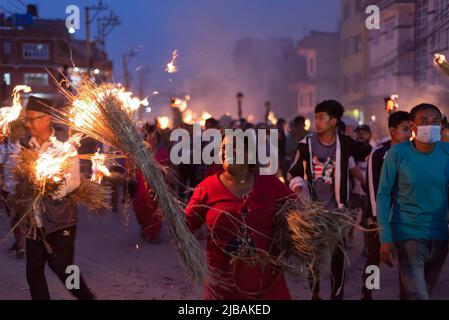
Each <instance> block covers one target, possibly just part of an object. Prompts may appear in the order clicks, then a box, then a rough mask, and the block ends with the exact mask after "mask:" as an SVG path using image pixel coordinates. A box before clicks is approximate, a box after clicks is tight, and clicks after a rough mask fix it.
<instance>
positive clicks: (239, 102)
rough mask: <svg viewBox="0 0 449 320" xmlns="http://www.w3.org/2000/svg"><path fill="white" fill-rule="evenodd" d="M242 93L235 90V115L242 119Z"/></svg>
mask: <svg viewBox="0 0 449 320" xmlns="http://www.w3.org/2000/svg"><path fill="white" fill-rule="evenodd" d="M243 97H244V95H243V93H242V92H237V116H238V118H239V120H240V119H242V99H243Z"/></svg>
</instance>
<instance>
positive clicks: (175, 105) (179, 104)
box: [172, 98, 187, 112]
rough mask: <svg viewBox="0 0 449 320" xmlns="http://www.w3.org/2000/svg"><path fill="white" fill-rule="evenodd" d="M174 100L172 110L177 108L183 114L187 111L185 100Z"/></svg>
mask: <svg viewBox="0 0 449 320" xmlns="http://www.w3.org/2000/svg"><path fill="white" fill-rule="evenodd" d="M174 99H175V100H174V101H173V103H172V107H173V108H178V109H179V111H181V112H184V111H185V110H186V109H187V100H183V99H179V98H174Z"/></svg>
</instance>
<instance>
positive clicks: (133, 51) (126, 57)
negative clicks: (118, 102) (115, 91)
mask: <svg viewBox="0 0 449 320" xmlns="http://www.w3.org/2000/svg"><path fill="white" fill-rule="evenodd" d="M138 52H139V50H137V49H136V48H133V49H131V50H130V51H129V52H127V53H125V54H124V55H122V59H123V73H124V74H123V78H124V86H125V88H126V89H127V90H129V87H130V86H131V76H130V74H129V70H128V64H129V61H130V60H131V58H133V57H135V56H136V55H137V53H138Z"/></svg>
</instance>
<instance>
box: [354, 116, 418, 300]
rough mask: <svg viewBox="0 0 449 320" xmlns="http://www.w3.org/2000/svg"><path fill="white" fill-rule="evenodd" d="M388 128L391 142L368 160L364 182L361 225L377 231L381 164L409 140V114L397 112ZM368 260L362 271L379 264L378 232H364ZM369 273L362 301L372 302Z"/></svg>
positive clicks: (410, 131)
mask: <svg viewBox="0 0 449 320" xmlns="http://www.w3.org/2000/svg"><path fill="white" fill-rule="evenodd" d="M388 128H389V130H390V136H391V140H389V141H387V142H385V143H384V144H383V145H382V147H380V148H378V149H376V150H375V151H374V152H372V153H371V155H370V156H369V158H368V170H367V172H366V181H367V188H368V196H369V200H370V201H369V203H368V209H367V210H366V215H365V216H364V217H363V218H362V225H363V227H365V228H367V229H377V228H378V226H377V219H376V194H377V188H378V187H379V179H380V172H381V169H382V164H383V162H384V159H385V156H386V154H387V152H388V150H389V149H390V148H391V147H392V146H394V145H396V144H398V143H402V142H405V141H408V140H410V138H411V136H412V127H411V122H410V114H409V113H408V112H405V111H397V112H395V113H393V114H391V115H390V117H389V118H388ZM365 237H366V242H367V247H368V258H367V260H366V265H365V268H364V271H366V270H367V267H368V266H370V265H373V266H379V262H380V241H379V231H378V230H376V231H369V232H365ZM368 275H369V273H366V272H363V275H362V279H363V284H362V300H372V290H369V289H368V288H367V287H366V279H367V277H368Z"/></svg>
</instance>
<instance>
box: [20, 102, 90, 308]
mask: <svg viewBox="0 0 449 320" xmlns="http://www.w3.org/2000/svg"><path fill="white" fill-rule="evenodd" d="M51 105H52V101H51V100H47V99H42V98H37V97H35V96H30V97H29V101H28V104H27V106H26V108H25V111H26V113H25V118H24V125H25V127H26V129H27V130H28V132H29V134H30V137H29V138H28V139H26V141H23V142H22V143H21V144H22V146H23V147H24V148H28V149H31V150H34V151H37V152H44V151H45V150H47V149H48V148H49V147H50V146H51V140H52V137H55V130H54V129H53V126H52V119H51V107H50V106H51ZM56 139H58V137H56ZM58 140H59V139H58ZM80 181H81V179H80V167H79V159H78V158H76V157H74V158H70V160H69V163H68V167H67V175H66V179H65V180H64V182H63V183H62V184H61V186H60V187H59V189H58V190H57V191H56V192H54V193H53V194H51V195H50V196H49V197H45V198H44V200H43V201H42V204H39V205H38V206H36V208H35V209H34V212H33V213H34V219H35V222H36V226H37V232H36V238H35V239H33V238H27V240H26V260H27V264H26V273H27V281H28V284H29V286H30V292H31V298H32V299H33V300H49V299H50V293H49V290H48V285H47V281H46V278H45V272H44V271H45V264H46V263H47V262H48V264H49V266H50V269H51V270H52V271H53V272H54V273H56V275H57V276H58V278H59V279H60V280H61V281H62V282H63V283H64V284H65V283H66V279H67V277H69V275H70V273H66V269H67V267H68V266H70V265H73V264H74V253H75V237H76V226H77V223H78V218H77V208H76V206H75V205H74V204H71V203H70V202H69V201H68V200H67V199H65V196H66V195H67V194H69V193H70V192H72V191H74V190H75V189H76V188H78V187H79V186H80ZM69 290H70V292H71V293H72V294H73V295H74V296H75V297H76V298H78V299H80V300H92V299H94V295H93V294H92V293H91V291H90V290H89V288H88V287H87V286H86V284H85V282H84V280H83V279H82V277H80V279H79V286H76V285H75V288H73V289H69Z"/></svg>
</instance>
